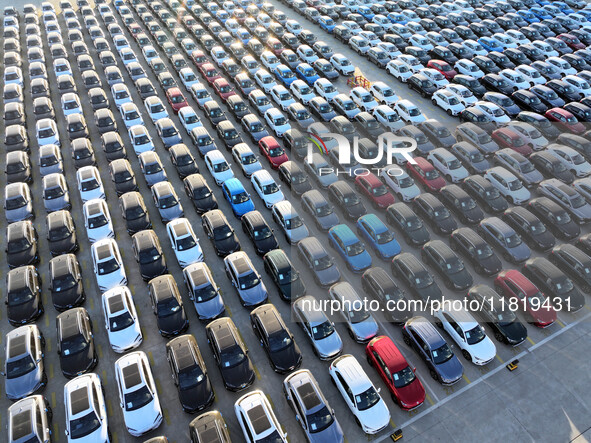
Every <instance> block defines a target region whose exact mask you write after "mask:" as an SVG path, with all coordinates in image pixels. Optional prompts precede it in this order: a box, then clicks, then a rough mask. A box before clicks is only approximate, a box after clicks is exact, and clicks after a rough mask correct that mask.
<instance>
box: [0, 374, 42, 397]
mask: <svg viewBox="0 0 591 443" xmlns="http://www.w3.org/2000/svg"><path fill="white" fill-rule="evenodd" d="M41 378H42V373H41V371H40V370H39V369H38V368H37V369H34V370H32V371H31V372H29V373H28V374H25V375H23V376H22V377H18V378H11V379H9V378H7V379H6V383H5V385H4V390H5V391H6V396H7V397H8V398H10V399H19V398H23V397H26V396H27V395H30V394H32V393H33V392H35V390H36V389H37V387H38V385H39V383H41Z"/></svg>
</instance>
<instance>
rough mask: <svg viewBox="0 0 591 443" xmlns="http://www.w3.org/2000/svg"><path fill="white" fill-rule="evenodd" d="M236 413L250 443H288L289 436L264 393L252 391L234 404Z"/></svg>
mask: <svg viewBox="0 0 591 443" xmlns="http://www.w3.org/2000/svg"><path fill="white" fill-rule="evenodd" d="M234 412H235V413H236V418H237V419H238V423H240V428H241V429H242V433H243V434H244V438H245V439H246V441H247V442H248V443H254V442H257V441H263V440H264V441H273V442H279V441H282V442H285V443H287V434H286V433H285V432H283V430H282V429H281V424H280V423H279V420H277V417H276V416H275V413H274V412H273V409H272V408H271V404H270V403H269V400H267V396H266V395H265V393H264V392H263V391H259V390H256V391H252V392H249V393H248V394H245V395H243V396H242V397H240V398H239V399H238V400H237V401H236V403H234Z"/></svg>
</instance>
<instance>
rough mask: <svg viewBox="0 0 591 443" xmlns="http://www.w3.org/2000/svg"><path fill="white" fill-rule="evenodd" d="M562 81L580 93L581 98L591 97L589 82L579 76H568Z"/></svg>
mask: <svg viewBox="0 0 591 443" xmlns="http://www.w3.org/2000/svg"><path fill="white" fill-rule="evenodd" d="M562 80H564V81H565V82H567V83H568V84H569V85H571V86H572V88H573V89H574V90H575V91H577V92H578V93H579V97H581V98H584V97H588V96H590V95H591V86H590V85H589V82H588V81H586V80H584V79H582V78H581V77H579V76H577V75H567V76H565V77H564V78H563V79H562Z"/></svg>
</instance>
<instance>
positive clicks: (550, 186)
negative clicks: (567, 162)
mask: <svg viewBox="0 0 591 443" xmlns="http://www.w3.org/2000/svg"><path fill="white" fill-rule="evenodd" d="M538 189H539V190H540V192H541V193H542V194H544V195H545V196H547V197H548V198H549V199H550V200H554V201H555V202H556V203H558V204H559V205H560V206H562V207H563V208H564V209H566V210H567V211H568V213H569V214H570V216H571V217H572V218H573V219H574V220H575V221H576V222H577V223H579V224H583V223H587V222H589V221H591V204H589V203H588V202H587V201H586V200H585V198H584V197H583V196H582V195H581V194H580V193H579V191H577V190H575V189H573V188H572V187H570V186H568V185H566V184H564V183H563V182H561V181H560V180H558V179H557V178H551V179H548V180H544V181H543V182H541V183H540V186H539V188H538Z"/></svg>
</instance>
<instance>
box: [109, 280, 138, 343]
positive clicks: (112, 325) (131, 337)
mask: <svg viewBox="0 0 591 443" xmlns="http://www.w3.org/2000/svg"><path fill="white" fill-rule="evenodd" d="M102 299H103V313H104V315H105V329H106V330H107V335H108V336H109V343H111V347H112V348H113V351H115V352H118V353H120V354H121V353H123V352H127V351H130V350H131V349H135V348H137V347H138V346H139V345H141V344H142V341H143V336H142V331H141V328H140V322H139V319H138V315H137V312H136V310H135V304H134V303H133V297H132V296H131V291H130V290H129V288H128V287H127V286H117V287H115V288H113V289H109V290H108V291H107V292H104V293H103V297H102Z"/></svg>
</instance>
